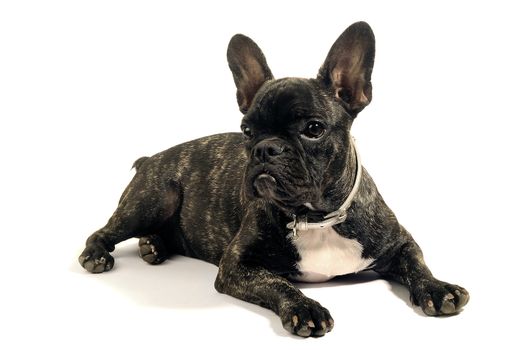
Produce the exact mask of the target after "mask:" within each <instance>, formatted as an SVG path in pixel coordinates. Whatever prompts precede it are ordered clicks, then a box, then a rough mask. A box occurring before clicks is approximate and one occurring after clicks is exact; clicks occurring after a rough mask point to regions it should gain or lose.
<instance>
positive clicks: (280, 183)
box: [247, 165, 313, 210]
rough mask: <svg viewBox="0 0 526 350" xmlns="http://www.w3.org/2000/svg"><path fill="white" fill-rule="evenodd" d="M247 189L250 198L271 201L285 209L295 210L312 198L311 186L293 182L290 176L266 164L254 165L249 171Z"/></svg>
mask: <svg viewBox="0 0 526 350" xmlns="http://www.w3.org/2000/svg"><path fill="white" fill-rule="evenodd" d="M249 174H250V175H249V176H248V179H250V180H249V183H248V184H247V185H249V184H250V185H249V188H248V190H249V191H250V192H251V193H250V194H251V197H252V198H259V199H262V200H264V201H269V202H272V203H274V204H276V205H278V206H279V207H281V208H283V209H287V210H296V209H297V208H298V207H300V206H302V205H303V204H304V203H305V202H310V201H311V200H312V199H313V198H312V197H313V193H312V186H308V187H307V186H305V185H303V184H295V183H294V180H293V179H292V178H289V177H288V176H284V175H283V174H280V173H279V171H277V170H276V169H274V168H273V167H269V166H268V165H264V166H256V167H254V168H252V169H251V170H250V171H249Z"/></svg>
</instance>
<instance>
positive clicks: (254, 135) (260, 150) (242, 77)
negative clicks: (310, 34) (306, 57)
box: [227, 22, 375, 212]
mask: <svg viewBox="0 0 526 350" xmlns="http://www.w3.org/2000/svg"><path fill="white" fill-rule="evenodd" d="M374 52H375V43H374V35H373V32H372V30H371V28H370V27H369V25H368V24H366V23H364V22H358V23H355V24H353V25H351V26H350V27H349V28H347V29H346V30H345V31H344V32H343V33H342V35H341V36H340V37H339V38H338V39H337V40H336V42H335V43H334V45H333V46H332V48H331V49H330V51H329V54H328V55H327V58H326V60H325V62H324V63H323V65H322V66H321V68H320V70H319V73H318V76H317V78H315V79H300V78H284V79H278V80H275V79H274V77H273V76H272V73H271V71H270V69H269V67H268V66H267V63H266V60H265V57H264V56H263V53H262V52H261V50H260V49H259V47H258V46H257V45H256V44H255V43H254V42H253V41H252V40H251V39H250V38H248V37H246V36H244V35H240V34H238V35H235V36H234V37H233V38H232V39H231V41H230V44H229V47H228V53H227V58H228V63H229V66H230V69H231V70H232V74H233V76H234V81H235V84H236V87H237V101H238V104H239V109H240V110H241V112H242V113H243V114H244V117H243V120H242V122H241V130H242V132H243V134H244V135H245V139H246V150H247V155H248V158H249V162H248V164H247V167H246V172H245V178H244V181H245V183H244V188H243V192H244V194H245V195H246V196H247V197H248V198H262V199H264V200H267V201H270V202H272V203H274V204H275V205H278V206H279V207H281V208H282V209H284V210H287V211H289V212H290V211H292V212H295V211H297V210H298V209H299V208H302V207H303V208H304V207H305V206H307V207H310V209H313V208H312V207H314V208H315V209H316V210H324V208H323V203H322V198H325V197H327V191H332V192H334V186H335V184H336V183H338V182H339V181H341V179H342V177H346V176H347V177H349V166H350V155H351V151H352V150H351V142H350V135H349V129H350V127H351V125H352V122H353V120H354V118H355V117H356V115H357V114H358V113H359V112H360V111H361V110H362V109H363V108H364V107H365V106H367V105H368V104H369V103H370V101H371V98H372V87H371V73H372V69H373V64H374Z"/></svg>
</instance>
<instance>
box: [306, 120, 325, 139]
mask: <svg viewBox="0 0 526 350" xmlns="http://www.w3.org/2000/svg"><path fill="white" fill-rule="evenodd" d="M324 133H325V126H324V125H323V124H322V123H320V122H318V121H315V120H313V121H310V122H308V123H307V126H305V129H303V132H302V134H303V135H304V136H306V137H307V138H309V139H319V138H320V137H322V135H323V134H324Z"/></svg>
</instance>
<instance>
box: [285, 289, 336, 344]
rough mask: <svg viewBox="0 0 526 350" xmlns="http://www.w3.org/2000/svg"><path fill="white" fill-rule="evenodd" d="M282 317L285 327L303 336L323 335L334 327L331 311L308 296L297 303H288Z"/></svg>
mask: <svg viewBox="0 0 526 350" xmlns="http://www.w3.org/2000/svg"><path fill="white" fill-rule="evenodd" d="M280 317H281V322H282V324H283V328H285V329H286V330H288V331H289V332H291V333H292V334H296V335H299V336H301V337H321V336H323V335H325V333H327V332H330V331H331V330H332V328H333V327H334V320H333V319H332V317H331V314H330V313H329V311H328V310H327V309H326V308H324V307H323V306H321V305H320V304H319V303H318V302H316V301H314V300H312V299H308V298H305V299H304V300H302V301H300V302H297V303H287V304H286V305H285V306H284V307H283V308H282V311H281V312H280Z"/></svg>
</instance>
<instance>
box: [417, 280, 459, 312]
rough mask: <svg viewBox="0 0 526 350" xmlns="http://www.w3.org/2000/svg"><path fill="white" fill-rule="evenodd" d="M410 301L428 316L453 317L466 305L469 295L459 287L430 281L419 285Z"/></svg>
mask: <svg viewBox="0 0 526 350" xmlns="http://www.w3.org/2000/svg"><path fill="white" fill-rule="evenodd" d="M411 299H412V301H413V303H414V304H415V305H418V306H420V307H421V308H422V310H423V311H424V313H425V314H426V315H428V316H443V315H454V314H457V313H458V312H459V311H460V310H461V309H462V307H464V306H465V305H466V304H467V303H468V301H469V293H468V291H467V290H465V289H464V288H462V287H460V286H457V285H454V284H449V283H446V282H442V281H439V280H432V281H423V282H422V283H421V284H419V286H418V287H417V288H415V291H414V292H413V293H411Z"/></svg>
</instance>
